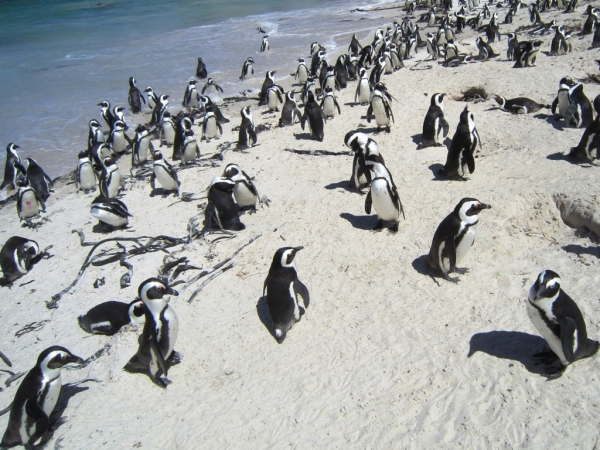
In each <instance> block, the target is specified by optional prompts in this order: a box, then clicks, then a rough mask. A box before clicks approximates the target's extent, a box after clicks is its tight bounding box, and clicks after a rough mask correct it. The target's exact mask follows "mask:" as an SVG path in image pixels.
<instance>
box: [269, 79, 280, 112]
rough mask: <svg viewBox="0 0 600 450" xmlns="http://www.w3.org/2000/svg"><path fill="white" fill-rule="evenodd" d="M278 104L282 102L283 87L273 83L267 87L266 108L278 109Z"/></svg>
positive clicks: (270, 109)
mask: <svg viewBox="0 0 600 450" xmlns="http://www.w3.org/2000/svg"><path fill="white" fill-rule="evenodd" d="M279 104H283V88H282V87H281V86H277V85H276V84H274V85H273V86H271V87H269V89H267V108H268V109H269V111H279Z"/></svg>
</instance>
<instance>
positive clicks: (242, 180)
mask: <svg viewBox="0 0 600 450" xmlns="http://www.w3.org/2000/svg"><path fill="white" fill-rule="evenodd" d="M222 177H223V178H228V179H229V180H231V181H233V182H235V187H234V188H233V197H234V198H235V202H236V203H237V204H238V206H239V208H240V211H247V210H249V211H250V213H253V212H256V211H257V210H256V204H257V203H260V204H261V206H262V204H263V203H264V204H266V205H267V206H269V203H270V200H269V199H268V198H266V197H262V198H261V197H260V195H259V194H258V189H256V186H255V185H254V181H253V179H252V178H250V176H248V174H247V173H246V172H244V171H243V170H242V169H241V168H240V166H238V165H237V164H228V165H227V167H225V170H224V171H223V175H222Z"/></svg>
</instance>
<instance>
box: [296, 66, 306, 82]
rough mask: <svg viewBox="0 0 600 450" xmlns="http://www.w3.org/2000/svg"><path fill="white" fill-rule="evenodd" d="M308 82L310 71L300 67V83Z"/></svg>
mask: <svg viewBox="0 0 600 450" xmlns="http://www.w3.org/2000/svg"><path fill="white" fill-rule="evenodd" d="M306 80H308V71H307V70H306V67H305V66H300V67H298V83H302V84H304V83H306Z"/></svg>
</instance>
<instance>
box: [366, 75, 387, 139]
mask: <svg viewBox="0 0 600 450" xmlns="http://www.w3.org/2000/svg"><path fill="white" fill-rule="evenodd" d="M391 102H392V97H391V96H390V94H389V93H388V92H387V89H386V87H385V85H384V84H383V83H377V84H376V85H375V86H374V88H373V91H372V92H371V95H370V96H369V108H368V109H367V122H369V123H371V120H372V119H373V116H375V122H376V123H377V129H379V128H381V127H384V128H385V130H386V131H387V132H388V133H389V132H390V118H391V119H392V120H391V121H392V122H393V121H394V114H393V113H392V107H391V105H390V104H391Z"/></svg>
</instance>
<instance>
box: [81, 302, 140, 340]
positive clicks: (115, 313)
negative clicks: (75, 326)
mask: <svg viewBox="0 0 600 450" xmlns="http://www.w3.org/2000/svg"><path fill="white" fill-rule="evenodd" d="M145 313H146V306H145V305H144V302H143V301H141V300H139V299H135V300H134V301H132V302H131V303H124V302H117V301H108V302H104V303H100V304H99V305H96V306H94V307H93V308H92V309H90V310H89V311H88V312H86V313H85V314H83V315H81V316H79V317H78V318H77V321H78V322H79V326H80V327H81V329H82V330H83V331H85V332H86V333H90V334H102V335H105V336H112V335H113V334H116V333H118V332H119V330H120V329H121V328H123V327H124V326H125V325H129V324H132V325H135V326H138V325H143V324H144V323H145V322H146V316H145Z"/></svg>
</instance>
